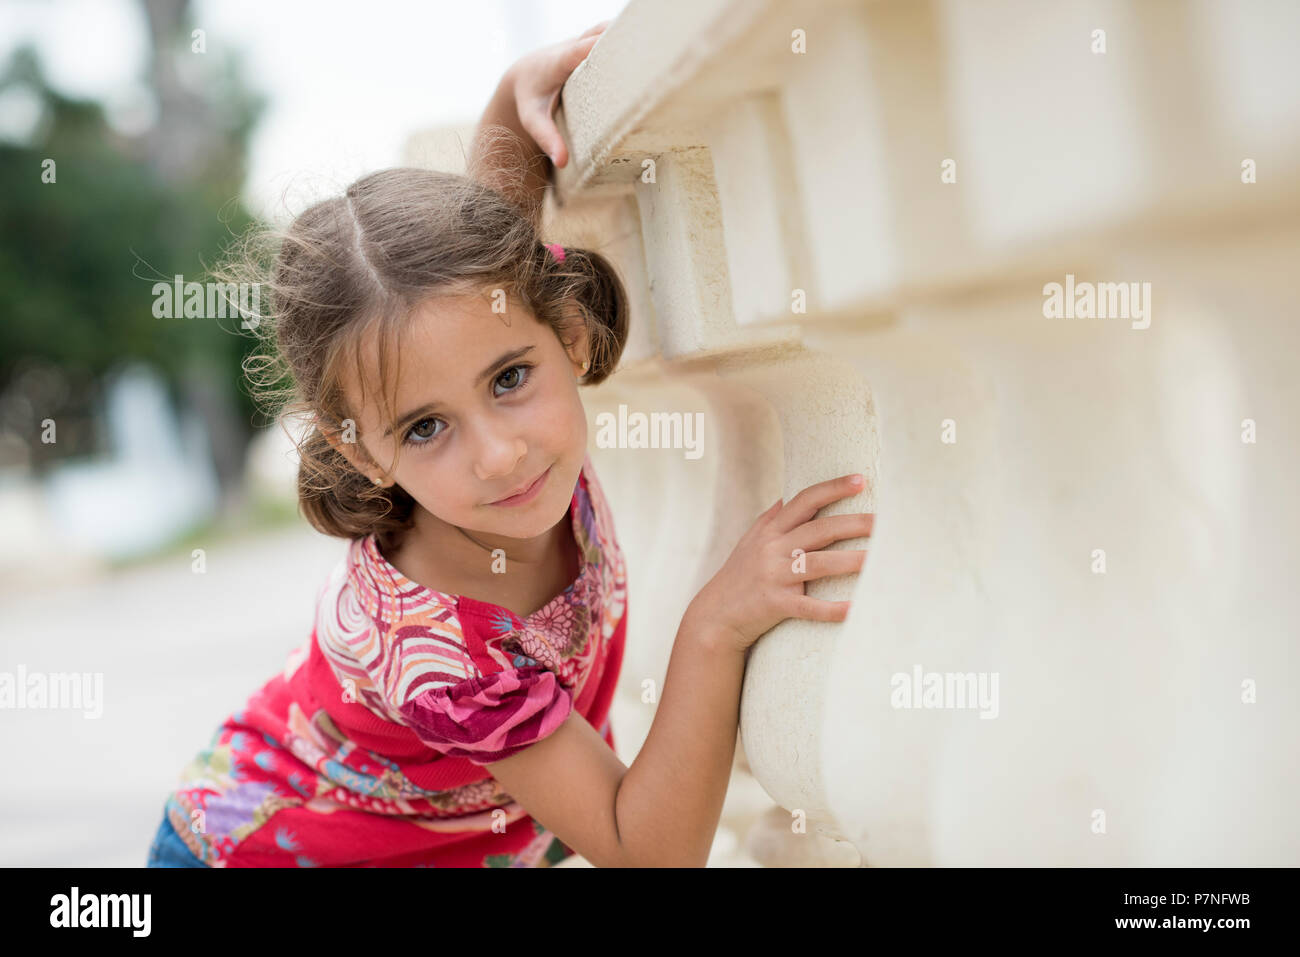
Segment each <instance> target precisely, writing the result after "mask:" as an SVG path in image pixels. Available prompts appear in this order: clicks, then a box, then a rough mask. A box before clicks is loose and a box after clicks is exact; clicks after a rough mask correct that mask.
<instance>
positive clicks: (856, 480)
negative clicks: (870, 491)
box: [849, 472, 863, 485]
mask: <svg viewBox="0 0 1300 957" xmlns="http://www.w3.org/2000/svg"><path fill="white" fill-rule="evenodd" d="M862 482H863V479H862V473H860V472H855V473H854V474H853V476H852V477H851V478H850V479H849V484H850V485H861V484H862Z"/></svg>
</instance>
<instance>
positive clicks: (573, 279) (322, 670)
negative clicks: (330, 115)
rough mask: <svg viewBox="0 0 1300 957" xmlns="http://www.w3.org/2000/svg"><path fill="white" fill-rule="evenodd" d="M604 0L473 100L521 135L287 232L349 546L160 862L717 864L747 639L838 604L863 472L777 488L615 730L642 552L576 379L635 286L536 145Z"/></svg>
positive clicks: (300, 355) (316, 462)
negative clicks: (833, 593) (633, 563)
mask: <svg viewBox="0 0 1300 957" xmlns="http://www.w3.org/2000/svg"><path fill="white" fill-rule="evenodd" d="M603 27H604V24H602V25H600V26H598V27H596V28H593V30H590V31H588V32H587V34H584V37H582V38H579V40H577V41H573V42H569V43H565V44H559V45H557V46H556V47H552V48H548V49H547V50H543V51H539V53H536V54H532V55H530V56H529V57H526V58H525V59H524V60H521V61H520V62H519V63H517V64H516V65H515V66H514V67H512V68H511V70H510V71H508V72H507V74H506V78H505V79H504V80H503V81H502V86H501V88H500V90H499V91H498V94H497V96H496V97H494V99H493V102H492V104H491V105H490V106H489V108H488V112H487V114H486V115H485V117H484V122H483V124H482V126H481V129H482V130H485V131H486V130H489V129H492V128H495V127H497V126H504V127H506V128H507V130H509V131H510V132H511V133H513V134H515V135H516V136H517V138H516V139H514V140H509V139H508V140H507V143H509V142H515V143H520V144H524V147H523V148H524V149H525V150H526V152H525V153H523V154H521V155H519V156H515V157H513V158H512V157H511V156H510V153H509V151H510V149H511V147H510V146H509V145H507V146H506V147H503V148H502V149H501V150H498V151H496V152H493V151H492V150H489V149H487V147H486V145H485V143H486V140H485V139H483V138H481V137H476V145H475V150H474V153H473V156H472V162H471V173H472V174H473V175H471V176H456V175H452V174H446V173H437V172H430V171H422V170H415V169H393V170H385V171H382V172H379V173H374V174H372V175H369V176H365V177H363V178H361V179H359V180H358V181H357V182H355V183H353V184H352V185H351V186H349V187H348V188H347V190H346V192H345V194H344V195H343V196H341V197H338V198H334V199H330V200H327V201H324V202H321V203H318V204H316V205H314V206H312V207H311V208H309V209H308V210H306V211H305V212H304V213H302V214H301V215H300V216H298V218H297V219H296V220H295V221H294V222H293V224H292V225H291V226H290V227H289V230H288V232H287V234H286V235H285V236H283V237H280V242H279V244H278V246H276V248H275V260H274V266H273V270H272V273H271V277H270V279H269V281H267V282H266V285H267V286H268V287H269V289H270V291H271V294H272V306H273V315H272V317H271V319H270V320H269V321H266V322H264V323H262V324H261V326H259V331H262V332H263V333H264V334H267V335H268V336H269V337H270V339H271V340H272V341H273V345H274V349H273V350H272V354H271V355H270V356H269V357H268V358H266V359H265V361H264V363H263V364H261V365H260V366H259V364H258V363H250V365H249V369H250V371H254V370H259V371H260V373H261V378H260V379H259V378H257V377H256V376H255V377H254V378H255V380H256V382H257V383H258V384H262V383H274V382H277V381H279V380H280V377H281V375H282V374H283V373H287V374H288V376H289V378H290V380H291V381H292V390H293V391H292V393H291V396H292V398H293V400H294V408H295V409H296V410H297V411H299V412H304V413H306V414H307V415H309V416H310V422H311V425H312V428H311V429H310V431H309V433H307V436H306V438H305V439H304V441H303V443H302V446H301V448H300V453H301V454H300V461H301V465H300V472H299V493H300V499H301V503H302V508H303V511H304V513H305V515H306V517H307V518H308V520H309V521H310V522H311V524H312V525H313V526H314V527H316V528H317V529H319V530H320V531H322V532H324V533H325V534H328V535H334V536H338V537H341V538H345V539H348V541H349V545H348V548H347V552H346V555H345V556H344V557H343V559H342V560H341V561H340V563H339V565H338V566H337V568H336V570H335V572H334V574H333V575H332V576H331V577H330V579H329V580H328V581H327V582H326V584H325V586H324V587H323V588H322V590H321V591H320V594H319V597H318V606H317V610H316V615H315V625H314V628H313V630H312V633H311V636H310V638H309V640H308V641H307V642H306V643H305V644H304V645H303V647H302V648H300V649H298V650H297V651H295V652H294V653H292V654H291V655H290V657H289V660H288V662H287V663H286V665H285V668H284V670H283V671H282V673H280V674H278V675H276V676H274V677H273V678H271V680H270V681H268V682H267V683H266V684H265V685H264V686H263V687H262V688H261V689H259V690H258V691H257V692H256V693H254V694H253V695H252V697H251V698H249V700H248V702H247V704H246V705H245V706H244V707H243V708H242V709H241V710H239V711H236V712H235V713H234V714H232V715H231V716H230V717H229V718H227V720H226V721H225V722H224V723H223V724H222V725H221V727H220V728H218V730H217V732H216V734H215V735H214V737H213V739H212V741H211V743H210V746H209V747H208V748H207V749H205V750H203V751H201V752H200V753H199V754H198V756H197V757H196V758H195V759H194V760H193V761H192V762H191V763H190V765H189V766H188V767H187V768H186V770H185V773H184V775H183V778H182V780H181V782H180V784H179V786H178V788H177V789H176V790H175V791H174V792H173V793H172V794H171V795H170V796H169V797H168V799H167V801H166V806H165V813H164V817H163V822H162V825H161V827H160V828H159V831H158V834H157V836H156V838H155V840H154V844H153V847H152V848H151V850H150V854H149V865H150V866H199V867H202V866H209V867H320V866H396V867H402V866H414V867H457V866H472V867H480V866H488V867H535V866H548V865H550V864H552V863H555V862H556V861H559V860H562V859H563V858H564V857H566V856H568V855H570V854H571V853H573V850H576V851H578V852H579V853H581V854H583V855H584V856H585V857H586V858H587V859H588V860H589V861H591V862H592V863H593V864H595V865H597V866H628V865H631V866H647V865H703V864H704V863H705V861H706V859H707V857H708V853H709V848H710V845H711V842H712V839H713V834H714V831H715V829H716V827H717V823H718V818H719V815H720V813H721V808H722V802H723V797H724V795H725V792H726V786H727V780H728V776H729V773H730V770H731V764H732V757H733V749H734V745H735V738H736V726H737V720H738V709H739V698H740V686H741V677H742V675H743V672H744V667H745V660H746V651H747V649H748V648H749V646H750V645H752V644H753V643H754V641H756V640H757V639H758V637H759V635H761V634H762V633H763V632H765V631H767V630H768V629H770V628H771V627H772V626H774V625H776V624H777V623H778V622H780V621H782V620H784V619H786V618H789V617H802V618H809V619H814V620H821V621H841V620H843V618H844V616H845V614H846V613H847V609H848V605H849V603H848V602H828V601H818V600H814V599H812V598H810V597H808V596H806V595H805V594H804V582H805V581H807V580H810V579H814V578H819V577H822V576H827V575H838V574H845V573H848V572H855V571H857V570H858V569H859V568H860V567H861V564H862V560H863V556H864V553H863V552H861V551H846V550H845V551H842V550H828V551H819V549H822V548H824V547H825V546H826V545H829V544H830V543H831V542H833V541H837V540H841V539H846V538H856V537H862V536H865V535H867V534H869V532H870V527H871V518H870V516H868V515H860V514H849V515H837V516H830V517H823V518H817V519H814V517H813V516H814V515H815V514H816V512H817V511H818V510H819V509H821V508H823V507H824V506H826V505H828V504H830V503H832V502H833V501H836V500H838V499H842V498H844V497H846V496H849V495H853V494H856V493H858V492H860V491H861V484H860V482H859V483H858V484H854V483H853V482H851V481H850V479H849V477H844V478H842V479H837V480H834V481H830V482H824V483H821V484H819V485H815V486H812V487H810V488H809V489H806V490H804V491H803V492H801V493H800V494H799V495H797V496H796V497H795V498H794V499H793V500H792V501H790V502H789V503H785V504H782V502H781V500H780V499H778V500H777V502H776V503H775V504H774V505H773V506H772V507H771V508H770V509H768V510H767V512H765V513H764V514H762V515H761V516H759V517H758V519H757V521H756V522H755V524H754V525H753V527H752V528H750V530H749V531H748V532H747V533H746V535H745V536H744V537H743V538H742V539H741V541H740V543H739V544H738V545H737V546H736V549H735V551H734V552H733V553H732V555H731V557H730V558H729V560H728V561H727V563H726V564H725V566H724V567H723V568H722V569H721V570H720V571H719V572H718V574H717V575H716V576H715V577H714V578H713V579H712V580H711V581H710V582H709V583H708V584H707V585H706V586H705V587H704V589H702V590H701V591H700V592H699V594H698V595H697V596H696V598H695V599H694V600H693V601H692V602H691V604H690V606H689V608H688V610H687V612H686V614H685V616H684V617H683V620H682V623H681V627H680V629H679V630H678V632H677V636H676V641H675V644H674V646H673V651H672V656H671V659H670V662H669V668H668V675H667V679H666V682H665V686H664V689H663V695H662V698H661V701H660V703H659V705H658V710H657V712H656V716H655V720H654V724H653V726H652V728H651V730H650V733H649V736H648V738H647V739H646V742H645V745H644V747H643V748H642V749H641V751H640V753H639V754H638V756H637V758H636V760H635V761H634V762H633V764H632V766H631V767H630V768H628V767H626V766H624V765H623V763H622V762H621V761H620V760H619V759H618V757H617V755H616V754H615V752H614V738H613V733H612V731H611V729H610V725H609V708H610V703H611V700H612V696H613V694H614V689H615V685H616V683H617V680H618V676H619V668H620V664H621V661H622V655H623V642H624V635H625V633H626V627H627V618H626V611H627V607H626V578H625V574H624V562H623V554H622V552H621V550H620V548H619V545H618V542H617V539H616V536H615V530H614V522H613V517H612V515H611V513H610V509H609V504H608V503H607V502H606V500H605V496H604V493H603V490H602V489H601V485H600V483H599V481H598V480H597V478H596V475H595V473H594V471H593V469H592V463H591V460H590V458H589V457H588V456H587V452H586V443H587V426H586V416H585V413H584V410H583V406H582V402H581V400H580V398H579V396H578V391H577V384H578V382H579V381H582V382H584V383H587V384H592V383H597V382H600V381H602V380H603V379H605V378H606V377H607V376H608V375H609V374H610V373H611V372H612V371H613V369H614V367H615V365H616V363H617V361H618V358H619V355H620V353H621V351H622V349H623V344H624V341H625V339H626V335H627V325H628V314H627V303H626V299H625V296H624V292H623V288H622V286H621V284H620V282H619V279H618V277H617V276H616V274H615V272H614V270H613V268H612V267H611V265H610V264H609V263H608V262H607V261H606V260H605V259H604V258H603V257H602V256H600V255H599V254H597V253H595V252H592V251H590V250H582V249H563V248H560V247H558V246H555V245H547V244H544V243H543V242H542V241H541V240H540V239H539V237H538V236H537V219H538V217H537V213H538V210H539V206H538V197H539V196H540V189H539V184H540V185H541V186H544V184H545V179H546V166H545V164H546V159H545V157H544V156H543V153H544V152H550V153H551V154H552V155H553V156H554V157H555V161H556V162H557V163H559V165H564V163H565V161H566V159H567V156H566V152H565V149H564V144H563V142H562V140H561V139H560V137H559V136H558V134H557V133H556V132H555V130H554V127H553V125H551V123H550V113H551V110H552V109H553V107H554V103H555V100H556V98H557V96H558V91H559V88H560V85H561V84H562V83H563V81H564V79H565V78H566V77H567V76H568V75H569V73H570V72H571V71H572V70H573V69H574V67H575V66H576V65H577V63H578V62H580V61H581V59H582V58H583V57H584V56H585V55H586V53H587V52H588V51H589V50H590V48H591V46H592V44H593V43H594V42H595V39H596V37H597V35H598V34H599V32H600V31H601V30H602V29H603ZM543 143H545V147H544V148H543V146H541V145H540V144H543ZM491 181H495V184H494V186H493V187H490V186H488V185H486V184H487V183H488V182H491ZM263 326H264V327H266V328H265V329H262V327H263ZM264 394H265V393H264ZM795 549H803V550H804V551H805V552H806V559H805V564H804V565H802V566H799V568H800V570H799V571H798V572H796V571H794V568H795V567H796V565H795V563H793V562H792V561H791V559H790V556H791V554H792V553H793V552H794V550H795ZM571 849H572V850H571Z"/></svg>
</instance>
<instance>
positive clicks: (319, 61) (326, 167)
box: [0, 0, 626, 218]
mask: <svg viewBox="0 0 1300 957" xmlns="http://www.w3.org/2000/svg"><path fill="white" fill-rule="evenodd" d="M625 5H626V0H474V2H466V0H405V2H400V0H353V2H341V0H215V2H214V0H196V2H195V3H194V5H193V19H194V26H196V27H202V28H203V29H204V30H205V31H206V33H207V37H206V39H207V48H208V51H209V53H211V52H214V51H216V50H218V48H220V47H221V46H230V47H233V48H235V49H238V50H241V51H243V53H244V67H245V79H246V81H247V82H248V83H249V85H251V86H253V87H254V88H257V89H260V90H261V91H263V92H265V93H266V94H268V96H269V102H268V104H267V108H266V111H265V112H264V113H263V116H262V119H261V122H260V124H259V126H258V128H257V129H256V131H255V132H254V135H253V140H252V143H251V144H250V154H249V178H248V181H247V183H246V184H245V198H246V200H247V201H248V202H249V203H250V205H251V206H252V208H253V209H254V211H256V212H258V213H260V214H262V215H270V216H274V217H276V218H278V217H279V216H281V215H283V212H284V211H283V208H282V202H283V200H282V196H283V194H284V192H285V190H286V189H291V192H290V194H289V202H290V204H291V206H292V205H296V202H295V199H294V197H295V195H296V194H297V192H298V190H299V189H301V188H306V189H307V190H309V191H311V190H317V189H325V190H334V191H336V190H337V189H339V188H341V187H342V186H343V185H345V184H346V183H348V182H350V181H351V180H352V179H354V178H356V177H357V176H358V175H360V174H362V173H364V172H367V171H369V170H372V169H378V168H382V167H384V166H392V165H394V164H396V163H397V162H398V161H399V160H400V151H401V147H402V144H403V142H404V141H405V139H406V137H407V136H408V135H410V134H411V133H413V132H415V131H417V130H421V129H425V128H427V127H430V126H441V125H446V124H470V123H473V122H475V121H476V120H477V119H478V117H479V115H480V114H481V113H482V111H483V108H484V106H486V104H487V101H488V98H489V97H490V95H491V93H492V91H493V90H494V89H495V87H496V83H497V80H498V79H499V78H500V76H501V74H502V73H503V72H504V71H505V69H506V67H507V66H509V65H510V63H511V62H513V61H514V60H515V59H517V58H518V57H520V56H521V55H523V54H524V53H527V52H528V51H530V50H534V49H536V48H538V47H541V46H546V45H548V44H551V43H555V42H558V41H560V40H563V39H567V38H569V37H576V36H577V35H578V34H580V33H581V32H582V31H584V30H586V29H587V28H588V27H590V26H594V25H595V24H596V23H599V22H600V21H602V20H605V19H609V18H612V17H616V16H617V15H618V12H619V11H620V10H621V9H622V8H623V7H624V6H625ZM144 31H145V26H144V15H143V13H142V11H141V9H140V6H139V4H138V3H137V2H136V0H0V62H3V61H5V60H7V58H8V56H9V53H10V52H11V51H12V50H13V48H14V47H15V46H17V45H19V44H20V43H21V42H22V41H24V40H27V39H31V40H33V41H34V42H35V44H36V47H37V50H38V52H39V55H40V57H41V63H42V67H43V68H44V70H45V72H46V74H47V76H48V78H49V81H50V83H51V85H53V86H54V87H56V88H57V89H59V90H61V91H63V92H65V93H68V94H72V95H77V96H82V97H93V98H95V99H98V100H101V101H103V102H105V103H106V104H107V105H109V106H110V108H111V113H110V116H111V117H112V118H113V119H114V120H115V122H117V123H119V124H120V125H121V126H123V128H130V127H131V125H132V122H133V120H132V116H133V115H134V117H135V118H136V119H135V120H134V122H135V123H136V124H138V123H139V122H140V120H139V117H140V116H142V115H144V116H147V115H148V110H147V109H145V108H144V107H142V106H141V102H140V101H141V94H140V87H141V84H140V80H141V77H142V76H143V72H144V56H145V33H144ZM20 112H21V104H20V103H16V102H0V126H2V125H6V124H8V125H12V123H14V122H15V120H14V117H15V116H16V115H17V114H18V113H20ZM6 113H8V114H9V116H8V117H6V116H4V114H6ZM18 122H19V125H21V121H18Z"/></svg>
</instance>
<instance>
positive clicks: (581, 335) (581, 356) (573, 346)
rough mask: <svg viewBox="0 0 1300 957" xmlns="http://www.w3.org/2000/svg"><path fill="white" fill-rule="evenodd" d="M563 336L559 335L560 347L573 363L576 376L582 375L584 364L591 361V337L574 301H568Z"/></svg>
mask: <svg viewBox="0 0 1300 957" xmlns="http://www.w3.org/2000/svg"><path fill="white" fill-rule="evenodd" d="M564 317H565V318H564V328H563V334H557V335H559V339H560V345H562V346H564V351H565V352H566V353H567V354H568V356H569V361H570V362H572V363H573V372H574V374H575V375H580V374H581V373H582V364H583V363H584V362H588V361H590V359H591V337H590V335H588V333H587V324H586V322H584V321H583V318H582V313H581V312H580V311H579V310H578V307H577V305H576V304H575V303H574V302H573V300H572V299H569V300H566V303H565V309H564Z"/></svg>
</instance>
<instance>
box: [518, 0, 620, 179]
mask: <svg viewBox="0 0 1300 957" xmlns="http://www.w3.org/2000/svg"><path fill="white" fill-rule="evenodd" d="M610 23H611V21H609V20H606V21H604V22H603V23H598V24H596V25H595V26H594V27H592V28H591V29H589V30H587V31H586V32H585V33H583V34H582V36H580V37H578V38H576V39H574V40H564V41H562V42H560V43H555V44H552V45H551V46H549V47H542V48H541V49H540V50H534V51H533V52H532V53H529V54H528V55H527V56H525V57H523V58H522V59H520V60H518V61H517V62H516V63H515V65H514V66H512V67H511V68H510V72H511V75H512V77H513V87H514V97H515V106H516V108H517V109H518V110H519V123H520V125H522V126H523V128H524V131H525V132H526V133H528V135H529V136H531V137H532V138H533V142H534V143H536V144H537V146H538V148H539V149H541V150H542V151H543V152H545V153H547V154H548V155H549V156H550V157H551V162H553V163H554V164H555V165H556V166H557V167H560V166H564V165H566V164H567V163H568V162H569V148H568V146H566V145H565V143H564V137H563V136H561V135H560V131H559V129H557V128H556V126H555V121H554V120H553V119H551V116H552V114H553V113H554V112H555V107H556V106H557V105H558V104H559V102H560V90H561V89H562V88H563V86H564V81H565V80H567V79H568V78H569V75H570V74H571V73H572V72H573V71H574V70H575V69H577V67H578V64H579V63H581V62H582V61H583V60H585V59H586V58H587V54H588V53H590V52H591V48H592V47H594V46H595V45H596V41H597V40H599V39H600V35H601V34H602V33H604V32H605V28H606V27H607V26H609V25H610Z"/></svg>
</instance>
